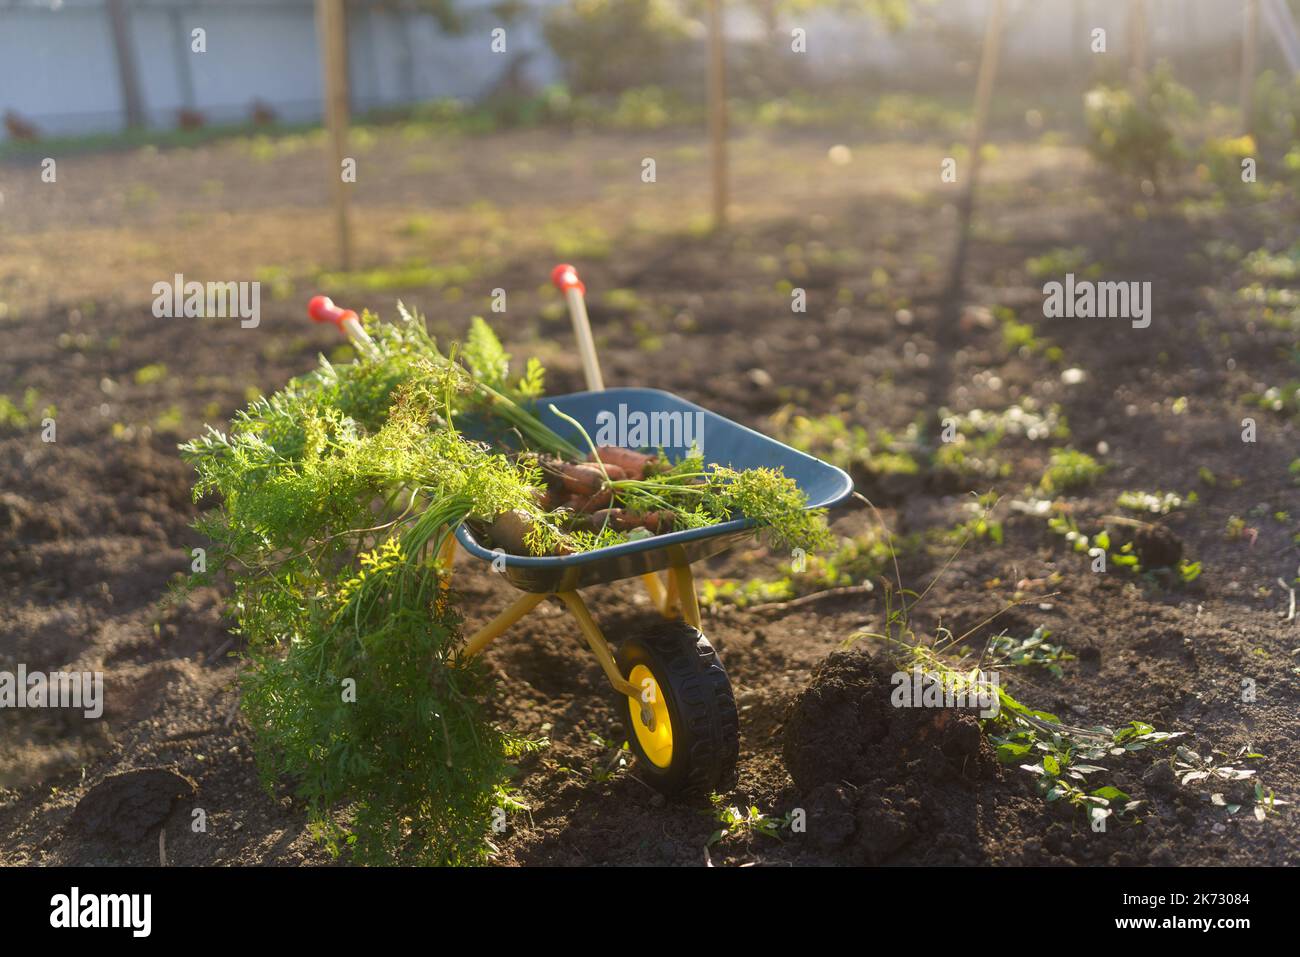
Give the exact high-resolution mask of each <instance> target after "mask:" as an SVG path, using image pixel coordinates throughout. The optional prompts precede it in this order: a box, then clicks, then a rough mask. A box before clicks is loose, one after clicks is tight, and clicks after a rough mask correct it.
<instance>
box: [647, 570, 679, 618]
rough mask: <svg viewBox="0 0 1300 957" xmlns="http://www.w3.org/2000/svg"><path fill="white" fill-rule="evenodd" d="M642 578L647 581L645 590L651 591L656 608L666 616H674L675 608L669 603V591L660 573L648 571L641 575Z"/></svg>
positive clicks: (651, 600)
mask: <svg viewBox="0 0 1300 957" xmlns="http://www.w3.org/2000/svg"><path fill="white" fill-rule="evenodd" d="M641 580H642V581H643V582H645V590H646V591H647V592H649V593H650V602H651V603H652V604H653V605H654V606H655V610H656V611H658V612H659V614H661V615H663V616H664V617H665V618H672V617H673V610H672V608H671V607H670V606H669V604H668V592H667V590H666V589H665V588H664V582H663V579H662V578H660V577H659V573H658V572H646V573H645V574H644V575H642V576H641Z"/></svg>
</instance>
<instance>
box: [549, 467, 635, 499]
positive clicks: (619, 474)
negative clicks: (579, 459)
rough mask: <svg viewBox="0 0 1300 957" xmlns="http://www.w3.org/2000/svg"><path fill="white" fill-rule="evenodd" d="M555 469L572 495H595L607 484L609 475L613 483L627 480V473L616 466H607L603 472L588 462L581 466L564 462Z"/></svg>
mask: <svg viewBox="0 0 1300 957" xmlns="http://www.w3.org/2000/svg"><path fill="white" fill-rule="evenodd" d="M554 468H555V471H556V472H558V473H559V474H560V479H561V481H563V483H564V488H565V490H566V491H568V492H569V493H570V494H572V495H595V494H596V493H597V492H599V491H600V490H601V486H603V485H604V484H605V476H606V475H607V474H608V476H609V478H610V480H611V481H620V480H621V479H625V478H627V473H626V472H624V471H623V470H622V469H621V468H619V467H618V466H615V465H606V466H605V468H604V471H602V470H601V467H600V466H599V465H592V464H589V463H586V462H584V463H582V464H580V465H570V464H569V463H568V462H562V463H560V464H559V465H556V466H554Z"/></svg>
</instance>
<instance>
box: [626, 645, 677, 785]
mask: <svg viewBox="0 0 1300 957" xmlns="http://www.w3.org/2000/svg"><path fill="white" fill-rule="evenodd" d="M627 680H628V682H629V683H630V684H632V685H634V686H636V687H637V688H638V689H640V694H639V696H638V697H636V698H631V697H629V698H628V699H627V710H628V714H629V716H630V717H631V719H632V730H633V732H634V733H635V734H636V739H637V742H638V743H639V744H640V745H641V750H642V752H643V753H644V754H645V756H646V757H647V758H649V759H650V763H651V764H653V765H654V766H655V767H659V768H666V767H668V765H669V764H670V763H672V760H673V725H672V721H671V720H670V719H669V717H668V702H666V701H665V700H664V696H663V693H662V692H661V691H660V690H659V682H658V681H656V680H655V676H654V673H653V672H652V671H651V670H650V669H649V668H647V667H646V666H645V665H637V666H636V667H634V668H633V669H632V673H631V674H630V675H628V678H627Z"/></svg>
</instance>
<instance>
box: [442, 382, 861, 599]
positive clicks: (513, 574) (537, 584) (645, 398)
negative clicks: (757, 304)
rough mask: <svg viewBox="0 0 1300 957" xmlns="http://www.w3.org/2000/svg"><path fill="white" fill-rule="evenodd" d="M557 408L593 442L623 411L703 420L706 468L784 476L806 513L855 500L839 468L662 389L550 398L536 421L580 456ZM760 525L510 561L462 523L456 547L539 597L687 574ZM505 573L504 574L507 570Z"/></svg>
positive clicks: (734, 524)
mask: <svg viewBox="0 0 1300 957" xmlns="http://www.w3.org/2000/svg"><path fill="white" fill-rule="evenodd" d="M549 405H554V406H555V407H556V408H557V409H559V410H560V411H561V412H563V413H564V414H565V415H568V416H571V417H572V418H573V419H575V420H576V421H578V422H580V423H582V427H583V428H584V429H586V430H587V432H588V434H590V435H592V436H593V437H594V436H595V435H596V434H597V431H598V421H597V417H598V415H599V414H600V413H602V412H605V413H608V412H610V410H611V409H613V408H618V407H619V406H620V405H622V406H626V407H627V408H628V409H629V410H632V411H635V412H642V413H645V414H646V415H651V414H657V413H680V414H684V415H691V416H698V418H696V419H694V421H697V422H702V423H703V434H704V437H705V439H704V441H703V443H702V447H703V451H704V456H705V462H706V463H707V464H717V465H722V466H729V467H731V468H734V469H737V470H744V469H751V468H779V469H781V470H782V472H784V474H785V475H786V477H787V478H790V479H793V480H794V482H795V483H796V484H797V485H798V487H799V489H800V490H801V491H802V492H803V493H804V495H805V496H807V499H808V505H807V507H808V508H810V509H812V508H832V507H834V506H836V505H838V504H840V503H841V502H843V501H844V500H845V499H847V498H848V497H849V496H850V495H851V494H852V492H853V482H852V480H851V479H850V478H849V476H848V475H847V474H846V473H845V472H844V471H843V470H842V469H839V468H836V467H835V466H834V465H830V464H829V463H827V462H823V461H821V460H820V459H817V458H814V457H813V456H811V455H807V454H805V453H803V452H800V451H799V450H797V449H792V448H790V446H788V445H785V444H783V443H781V442H778V441H776V440H775V439H771V438H768V437H767V436H766V435H763V434H761V433H759V432H755V431H754V430H753V429H750V428H747V427H745V426H743V425H741V424H740V423H738V422H733V421H731V420H730V419H727V418H724V417H723V416H720V415H718V414H717V413H715V412H710V411H709V410H708V409H705V408H702V407H701V406H698V405H696V404H695V403H693V402H688V401H687V400H686V399H683V398H681V397H680V396H676V395H673V394H672V393H671V392H664V391H662V390H660V389H606V390H605V391H603V392H574V393H571V394H569V395H561V396H555V397H549V398H547V399H544V400H543V401H542V402H541V403H539V407H538V409H537V410H536V412H537V415H538V418H540V419H541V421H542V422H543V423H544V424H545V425H546V426H547V427H548V428H550V429H552V430H553V431H554V432H556V433H557V434H558V435H560V436H562V437H564V438H565V439H567V440H568V441H570V442H572V443H573V444H574V445H576V446H577V447H578V448H583V447H585V446H586V440H585V439H583V438H582V436H581V435H580V434H579V432H578V431H577V429H575V428H574V427H573V426H572V424H570V423H568V422H566V421H564V420H563V419H561V418H560V417H559V416H557V415H554V414H553V413H552V412H551V411H550V409H549V408H548V407H547V406H549ZM756 524H757V523H755V522H754V521H752V520H750V519H746V518H737V519H732V520H730V521H725V522H718V523H717V524H714V525H708V526H706V527H704V528H691V529H685V530H683V531H678V532H668V533H666V534H663V535H652V536H649V537H646V538H641V539H637V540H635V541H630V542H623V543H621V544H619V545H611V546H609V547H607V548H599V549H596V550H594V551H589V552H580V553H578V554H575V555H561V556H544V557H533V556H527V555H510V554H505V553H503V552H501V551H500V550H499V549H498V550H495V551H494V550H493V549H492V548H491V547H489V546H485V545H483V544H480V542H479V541H478V539H477V538H476V537H475V535H474V532H473V530H472V529H471V528H470V527H469V526H468V525H467V524H464V523H462V524H461V525H460V526H459V527H458V528H457V529H456V540H457V541H458V542H460V544H461V546H462V547H463V548H464V549H465V551H467V552H469V553H470V554H471V555H474V556H475V557H477V558H481V559H483V560H484V561H488V562H490V561H494V560H496V561H497V562H498V564H497V566H496V567H497V568H500V569H501V570H502V571H503V572H504V574H505V575H506V577H507V578H508V579H509V580H510V582H511V583H512V584H513V585H514V586H515V587H517V588H520V589H522V590H523V591H526V592H532V593H535V594H550V593H554V592H569V591H574V590H576V589H578V588H583V587H585V586H587V585H599V584H604V583H606V582H612V581H618V580H620V579H624V578H635V577H637V576H639V575H645V574H647V573H650V572H657V571H660V570H662V569H665V568H670V567H681V566H684V565H689V564H690V563H691V562H695V561H698V560H700V559H703V558H709V557H711V556H713V555H717V554H718V553H720V552H723V551H725V550H726V549H728V548H730V547H731V546H732V545H734V544H735V543H736V542H738V541H740V540H741V539H743V538H746V537H748V536H750V535H752V534H753V533H754V528H755V526H756ZM503 566H504V567H503Z"/></svg>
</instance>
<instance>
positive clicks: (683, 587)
mask: <svg viewBox="0 0 1300 957" xmlns="http://www.w3.org/2000/svg"><path fill="white" fill-rule="evenodd" d="M672 581H673V584H675V585H676V586H677V588H676V592H677V595H676V598H677V604H678V605H680V606H681V610H682V618H684V619H685V620H686V624H688V625H690V626H691V627H692V628H694V629H695V630H696V631H699V630H700V602H699V599H697V598H696V597H695V576H694V575H693V574H691V566H690V565H674V566H673V567H672Z"/></svg>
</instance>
